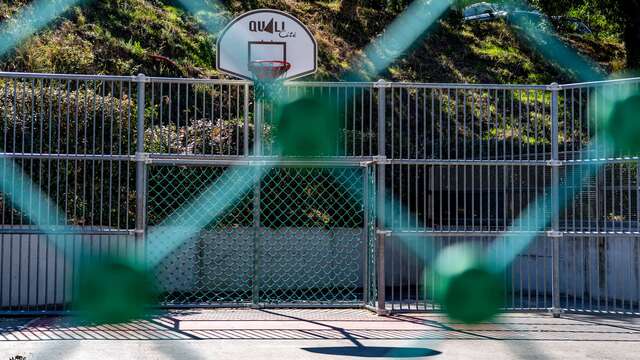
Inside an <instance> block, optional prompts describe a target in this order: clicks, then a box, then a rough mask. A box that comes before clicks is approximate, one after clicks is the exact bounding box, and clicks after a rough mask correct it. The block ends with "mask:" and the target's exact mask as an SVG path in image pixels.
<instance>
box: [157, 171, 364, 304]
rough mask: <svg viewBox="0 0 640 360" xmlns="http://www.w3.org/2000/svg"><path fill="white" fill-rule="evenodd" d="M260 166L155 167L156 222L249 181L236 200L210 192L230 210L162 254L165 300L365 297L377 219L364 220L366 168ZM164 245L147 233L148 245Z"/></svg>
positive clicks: (179, 222) (166, 222)
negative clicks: (370, 241)
mask: <svg viewBox="0 0 640 360" xmlns="http://www.w3.org/2000/svg"><path fill="white" fill-rule="evenodd" d="M253 174H256V176H254V177H251V176H247V171H246V169H245V168H244V167H226V168H225V167H186V168H181V167H169V166H161V167H151V169H150V174H149V197H148V226H149V230H151V229H153V228H160V229H162V227H166V226H184V225H188V224H190V223H192V222H193V221H194V220H193V217H197V216H198V213H199V212H202V211H205V209H198V208H188V211H179V212H177V211H176V210H178V209H180V208H181V207H182V206H189V204H191V203H194V202H193V201H192V200H193V199H194V198H196V197H199V196H202V194H203V193H211V194H217V193H216V191H219V190H220V189H224V187H225V186H229V183H228V182H241V183H244V184H246V186H242V188H243V189H244V191H242V192H240V193H238V196H237V197H236V198H234V199H230V201H227V200H220V198H219V197H216V196H213V197H212V198H211V201H210V202H206V206H207V207H212V208H216V207H221V208H223V209H224V210H223V211H222V212H221V213H220V214H219V215H217V216H216V217H215V218H211V219H207V221H206V223H207V225H206V226H205V227H204V228H202V229H201V230H200V231H198V232H197V234H195V236H192V237H190V238H189V239H187V240H186V241H184V242H183V243H181V244H180V245H179V246H177V247H175V249H174V250H173V251H172V252H171V253H169V254H167V255H166V257H164V258H163V259H162V260H161V261H159V262H158V264H157V266H156V268H155V273H156V278H157V280H158V283H159V286H160V288H161V290H162V291H163V293H164V304H165V305H171V304H183V305H184V304H223V303H243V302H253V303H256V302H259V303H280V304H282V303H315V304H319V303H329V304H337V303H341V302H350V303H356V302H362V300H363V288H364V287H365V285H364V284H365V282H366V281H367V280H366V277H365V272H364V266H365V265H364V264H365V260H366V254H367V253H368V252H369V251H370V249H369V247H368V245H369V244H368V242H367V241H368V240H367V239H368V231H371V229H372V227H371V226H365V221H366V220H367V218H368V215H366V213H365V194H364V191H365V188H368V185H367V184H368V183H367V181H369V180H368V177H367V176H366V175H367V174H366V172H365V170H363V169H361V168H325V169H323V168H282V167H276V168H261V169H260V170H259V171H258V172H257V173H253ZM217 200H220V201H217ZM175 214H184V217H183V218H180V219H175V218H172V217H173V216H175ZM189 214H191V215H189ZM198 221H199V220H198ZM149 232H150V233H151V234H152V233H153V231H149ZM164 245H165V244H163V243H161V242H158V241H157V240H156V239H154V238H153V235H149V236H148V239H147V249H148V252H153V251H154V249H158V248H162V247H163V246H164ZM151 257H152V258H153V256H151Z"/></svg>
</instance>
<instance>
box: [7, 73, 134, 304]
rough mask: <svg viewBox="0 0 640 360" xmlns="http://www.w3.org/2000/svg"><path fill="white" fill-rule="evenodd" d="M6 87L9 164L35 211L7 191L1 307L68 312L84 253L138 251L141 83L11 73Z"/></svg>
mask: <svg viewBox="0 0 640 360" xmlns="http://www.w3.org/2000/svg"><path fill="white" fill-rule="evenodd" d="M0 88H1V90H0V121H1V122H0V124H1V125H0V127H1V128H2V135H1V136H0V157H1V160H2V165H0V168H1V170H0V171H2V176H3V180H4V182H5V184H9V186H12V187H13V189H14V190H15V191H16V194H14V196H18V197H21V198H22V200H23V203H24V204H26V208H27V209H28V210H29V211H28V212H25V211H23V210H24V208H23V210H20V209H18V208H16V206H15V205H14V201H15V200H16V199H14V198H11V197H10V196H8V194H5V193H2V194H0V199H1V200H0V214H1V215H0V216H1V219H0V239H1V246H0V269H1V270H0V309H1V310H2V311H3V312H30V311H63V310H68V309H69V305H70V303H71V301H72V300H73V298H74V296H75V293H76V292H77V285H78V277H79V276H78V274H79V273H78V271H79V267H80V265H81V263H82V261H83V260H86V258H88V257H92V256H98V255H101V256H103V255H108V254H119V255H122V256H124V255H125V254H128V253H131V252H134V251H135V250H136V249H135V248H136V244H135V242H134V241H133V237H132V233H133V228H134V225H135V211H136V208H135V168H134V166H133V165H132V163H131V162H130V160H131V158H132V156H133V154H134V152H135V144H136V140H135V139H136V133H135V126H132V124H135V120H133V119H134V117H133V116H135V113H136V103H135V101H134V100H133V99H135V96H136V86H135V84H133V83H132V78H131V77H100V76H52V75H41V74H7V73H2V74H0ZM34 214H36V215H39V216H34Z"/></svg>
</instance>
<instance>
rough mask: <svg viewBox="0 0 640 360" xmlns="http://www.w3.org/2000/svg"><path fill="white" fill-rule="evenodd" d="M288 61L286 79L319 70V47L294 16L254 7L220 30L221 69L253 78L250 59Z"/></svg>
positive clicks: (218, 49)
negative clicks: (288, 66) (254, 8)
mask: <svg viewBox="0 0 640 360" xmlns="http://www.w3.org/2000/svg"><path fill="white" fill-rule="evenodd" d="M260 60H263V61H264V60H276V61H287V62H289V63H290V64H291V68H290V69H289V71H287V73H286V74H285V75H284V76H283V78H284V79H295V78H299V77H302V76H306V75H309V74H313V73H314V72H316V70H317V67H318V65H317V64H318V46H317V44H316V41H315V39H314V38H313V35H312V34H311V32H310V31H309V29H307V27H306V26H304V24H302V23H301V22H300V21H299V20H298V19H296V18H295V17H293V16H291V15H289V14H287V13H285V12H282V11H279V10H271V9H261V10H253V11H249V12H247V13H244V14H242V15H240V16H238V17H237V18H235V19H233V21H231V22H230V23H229V24H228V25H227V26H226V27H225V28H224V30H222V32H221V33H220V36H219V37H218V44H217V60H216V66H217V68H218V70H219V71H221V72H224V73H226V74H230V75H233V76H236V77H240V78H243V79H249V80H252V79H253V77H254V76H253V74H252V73H251V71H249V63H250V62H251V61H260Z"/></svg>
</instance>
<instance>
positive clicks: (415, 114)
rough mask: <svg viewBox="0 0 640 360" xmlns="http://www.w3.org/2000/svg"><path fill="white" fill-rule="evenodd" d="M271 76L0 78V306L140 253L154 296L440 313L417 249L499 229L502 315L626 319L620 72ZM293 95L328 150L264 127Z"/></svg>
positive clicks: (630, 288) (628, 224)
mask: <svg viewBox="0 0 640 360" xmlns="http://www.w3.org/2000/svg"><path fill="white" fill-rule="evenodd" d="M281 85H282V87H281V88H280V89H279V93H278V94H277V96H276V98H275V99H276V101H270V102H269V101H262V102H261V101H257V100H256V94H255V91H254V86H253V84H252V83H250V82H245V81H227V80H205V79H168V78H155V77H151V78H146V77H144V76H138V77H117V76H86V75H47V74H17V73H0V121H1V123H0V128H1V131H2V134H0V159H1V160H2V163H1V164H0V171H2V175H3V181H4V185H5V186H7V184H9V185H10V186H12V190H13V191H16V189H17V190H18V193H22V194H24V196H22V197H20V198H15V199H12V198H11V197H9V196H8V194H0V216H1V218H0V311H2V312H4V313H14V312H21V313H25V312H31V311H33V312H35V311H38V312H40V311H47V312H55V311H66V310H68V309H69V308H70V307H69V305H70V304H71V302H72V301H73V299H74V296H75V294H76V292H77V285H78V275H79V269H80V266H81V262H80V260H86V259H89V258H93V257H94V256H96V257H104V256H108V255H120V256H134V257H135V258H136V259H142V257H141V256H142V255H144V256H146V259H147V260H148V261H151V263H152V265H153V269H154V274H155V275H154V276H155V278H156V280H157V282H158V285H159V287H160V289H161V291H162V293H163V298H162V305H163V306H170V307H173V306H193V305H203V306H224V305H233V306H244V305H251V304H262V305H265V306H267V305H268V306H288V305H291V306H361V305H367V306H369V307H370V308H372V309H374V308H378V309H380V311H381V312H384V311H386V310H390V311H393V312H395V311H425V310H427V311H441V310H443V309H442V308H441V305H440V304H438V302H437V300H436V299H435V293H436V290H437V289H435V286H436V284H437V282H436V281H435V279H434V274H433V271H432V264H433V262H434V259H435V258H437V257H438V256H439V255H440V254H441V253H442V250H443V249H445V248H447V247H449V246H452V245H459V246H466V247H470V248H474V249H477V250H479V251H486V249H487V248H488V247H489V246H494V249H495V250H496V251H494V252H493V253H492V254H493V255H495V256H497V254H499V253H500V251H505V252H506V251H507V250H508V248H509V242H508V240H507V239H506V238H505V236H504V235H505V234H507V233H508V234H509V235H510V236H521V237H522V238H526V239H529V240H530V243H529V246H528V247H527V248H526V249H525V250H524V251H522V252H520V253H519V254H518V255H517V256H515V258H514V259H513V260H512V262H511V263H510V265H509V266H508V268H507V269H505V272H504V289H503V291H504V294H503V295H504V299H505V304H504V306H505V308H506V309H510V310H535V311H539V310H546V309H552V310H553V311H554V314H559V312H560V311H561V310H568V311H581V312H607V313H624V314H638V313H640V261H639V260H638V259H640V226H639V225H640V216H639V213H638V212H639V211H640V196H639V195H638V191H640V190H639V189H640V188H639V186H640V170H639V169H640V167H639V166H638V165H639V164H638V163H639V161H640V158H638V156H637V155H638V154H634V153H632V152H630V151H628V150H626V149H623V148H619V147H614V146H612V144H610V143H604V142H603V140H602V139H603V137H602V136H601V135H602V131H603V125H602V124H601V122H600V121H598V119H599V118H598V116H597V114H598V113H600V112H601V111H602V110H606V109H607V107H608V106H611V101H610V99H611V98H614V99H615V98H617V97H622V96H625V94H628V93H633V92H636V93H637V92H638V91H640V79H624V80H611V81H604V82H595V83H584V84H569V85H557V84H552V85H549V86H530V85H469V84H410V83H387V82H383V81H382V82H378V83H332V82H323V83H318V82H285V83H283V84H281ZM305 101H307V102H308V103H309V104H312V105H313V106H316V107H317V109H319V111H318V112H308V113H305V114H303V115H299V116H296V119H294V120H296V121H297V122H296V123H295V124H293V125H294V129H295V130H296V131H299V130H301V131H302V134H304V133H305V131H306V132H307V133H309V132H310V134H308V136H309V137H308V139H313V137H314V135H315V137H316V138H318V137H319V136H318V134H319V132H318V131H325V133H322V134H323V136H322V137H321V140H326V141H325V143H327V142H328V143H330V144H331V147H330V148H326V147H324V145H326V144H325V143H323V144H322V146H323V147H320V149H321V151H318V152H316V153H311V154H307V153H301V154H299V153H297V152H296V149H295V146H297V145H298V144H300V143H301V142H305V141H306V140H305V139H306V138H304V137H302V138H299V139H297V143H296V142H295V141H294V142H291V143H287V142H283V137H285V135H286V134H290V133H287V132H285V130H286V131H290V130H291V129H290V128H286V127H284V126H283V124H282V123H281V120H282V114H283V113H282V111H283V109H285V110H284V111H286V109H287V107H288V106H289V105H290V104H296V103H297V102H299V104H305ZM321 111H322V114H330V115H329V116H325V117H326V118H327V119H324V120H323V119H322V116H320V118H319V117H318V116H317V115H318V114H319V113H321ZM311 120H313V121H315V122H317V121H320V122H323V121H325V120H326V121H327V122H328V123H329V125H330V126H324V127H323V126H318V124H311V123H309V122H310V121H311ZM291 125H292V124H287V126H291ZM326 131H328V132H326ZM283 144H284V145H283ZM292 144H293V147H294V149H293V150H292V149H287V147H286V146H290V145H292ZM303 145H309V144H303ZM288 151H290V152H291V153H289V152H288ZM299 155H303V156H299ZM31 184H33V186H32V185H31ZM220 194H232V195H225V196H226V197H225V196H222V195H220ZM41 195H42V196H41ZM214 195H216V196H214ZM218 195H220V196H218ZM13 196H14V197H16V196H17V195H15V194H13ZM207 196H213V197H212V198H211V199H209V200H208V201H205V200H207V199H208V198H207ZM18 200H19V201H21V204H22V205H21V209H22V210H20V209H18V206H17V205H15V203H16V201H18ZM198 200H201V201H198ZM25 204H27V205H28V206H26V207H25ZM532 206H535V208H536V209H537V210H538V211H534V212H529V213H527V212H525V210H527V209H531V207H532ZM25 209H26V210H25ZM525 214H528V215H527V216H524V215H525ZM521 217H522V219H521V220H523V221H520V222H516V220H518V219H520V218H521ZM194 224H196V225H197V226H196V225H194ZM516 225H517V226H516ZM171 229H173V230H171ZM176 229H177V230H178V231H182V230H184V234H182V235H181V236H178V237H176V239H178V240H179V241H172V240H171V239H170V238H168V237H166V236H165V237H162V236H157V234H161V233H162V232H163V230H167V232H166V233H169V234H170V233H171V231H176ZM170 230H171V231H170ZM185 234H186V235H185ZM132 254H133V255H132Z"/></svg>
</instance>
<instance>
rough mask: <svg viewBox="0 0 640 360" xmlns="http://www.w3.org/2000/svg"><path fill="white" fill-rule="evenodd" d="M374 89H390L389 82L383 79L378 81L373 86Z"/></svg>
mask: <svg viewBox="0 0 640 360" xmlns="http://www.w3.org/2000/svg"><path fill="white" fill-rule="evenodd" d="M373 87H374V88H390V87H391V82H389V81H385V80H384V79H380V80H378V81H376V83H375V84H373Z"/></svg>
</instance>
